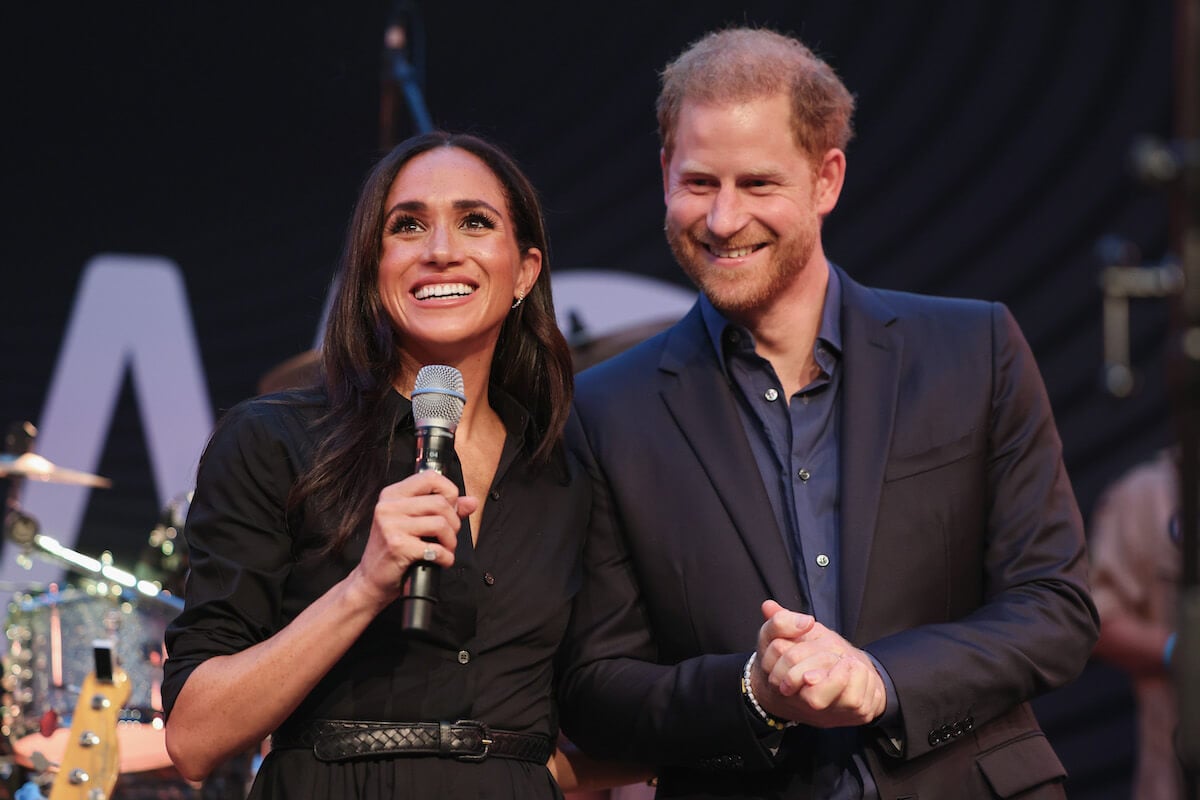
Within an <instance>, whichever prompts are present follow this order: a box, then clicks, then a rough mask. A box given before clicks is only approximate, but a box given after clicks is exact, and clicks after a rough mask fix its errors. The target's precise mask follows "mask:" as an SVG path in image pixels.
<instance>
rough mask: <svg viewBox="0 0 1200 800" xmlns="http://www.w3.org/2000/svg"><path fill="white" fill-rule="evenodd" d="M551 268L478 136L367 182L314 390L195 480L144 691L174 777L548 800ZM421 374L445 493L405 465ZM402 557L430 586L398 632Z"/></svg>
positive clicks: (562, 389)
mask: <svg viewBox="0 0 1200 800" xmlns="http://www.w3.org/2000/svg"><path fill="white" fill-rule="evenodd" d="M547 249H548V248H547V243H546V235H545V230H544V226H543V222H542V212H541V209H540V206H539V204H538V201H537V197H536V195H535V193H534V190H533V188H532V186H531V185H530V184H529V182H528V180H526V178H525V177H524V175H522V173H521V172H520V170H519V169H518V167H517V166H516V165H515V163H513V161H512V160H511V159H510V158H509V157H508V156H507V155H505V154H504V153H503V152H501V151H500V150H498V149H496V148H495V147H494V146H492V145H491V144H489V143H487V142H485V141H483V140H481V139H478V138H475V137H471V136H462V135H450V134H444V133H435V134H428V135H424V136H420V137H416V138H414V139H411V140H408V141H406V142H404V143H402V144H401V145H399V146H398V147H397V148H396V149H395V150H393V151H392V152H391V153H390V154H388V155H387V156H386V157H385V158H384V159H382V160H381V161H380V163H379V164H378V165H377V166H376V168H375V169H374V170H373V171H372V172H371V174H370V175H369V176H368V178H367V180H366V182H365V184H364V186H363V189H362V192H361V194H360V198H359V202H358V205H357V207H356V210H355V213H354V216H353V219H352V221H351V224H350V229H349V235H348V238H347V244H346V248H345V251H344V254H343V259H342V265H341V270H340V274H339V275H338V279H337V281H338V282H337V286H338V288H337V293H336V296H335V299H334V302H333V305H332V311H331V316H330V320H329V324H328V327H327V330H326V336H325V340H324V345H323V347H322V370H321V373H320V375H319V377H318V380H317V382H316V383H315V385H312V386H309V387H306V388H302V389H295V390H289V391H284V392H279V393H276V394H270V395H265V396H262V397H259V398H256V399H253V400H249V401H246V402H244V403H242V404H241V405H239V406H237V407H235V408H233V409H232V410H230V411H229V412H228V413H226V415H225V416H224V417H223V418H222V420H221V421H220V422H219V423H218V425H217V429H216V431H215V433H214V434H213V437H212V439H211V441H210V443H209V446H208V449H207V451H206V452H205V454H204V457H203V459H202V461H201V464H200V468H199V472H198V479H197V485H196V490H195V493H194V496H193V500H192V505H191V513H190V515H189V518H188V523H187V529H186V536H187V540H188V543H189V546H190V554H191V576H190V579H189V581H188V587H187V597H186V600H187V606H186V608H185V610H184V611H183V613H182V614H181V615H180V616H179V617H178V618H177V619H176V621H175V623H174V624H173V625H172V626H171V628H170V630H169V631H168V632H167V636H166V640H167V646H168V650H169V658H168V661H167V666H166V670H165V672H166V675H165V679H164V683H163V699H164V705H165V707H166V708H167V710H168V715H169V716H168V723H167V747H168V751H169V752H170V754H171V757H172V759H173V760H174V762H175V764H176V766H177V767H178V768H179V769H180V771H181V772H182V773H183V774H184V775H185V776H187V777H189V778H192V779H200V778H202V777H203V776H204V775H206V774H207V773H209V772H210V771H211V770H212V769H213V768H214V767H215V766H216V765H218V764H219V763H221V762H222V761H223V760H225V759H227V758H228V757H229V756H231V755H233V754H235V753H238V752H240V751H242V750H244V749H246V748H247V747H251V746H253V745H254V744H255V743H257V742H260V741H262V740H264V739H265V738H266V737H268V736H270V737H271V750H270V754H269V755H268V756H267V757H266V759H265V760H264V762H263V764H262V766H261V767H260V769H259V770H258V772H257V776H256V779H255V783H254V786H253V788H252V790H251V795H250V796H251V797H253V798H284V797H290V798H294V797H308V798H325V797H328V798H352V797H353V798H384V797H387V798H393V797H434V796H447V797H460V796H465V795H468V794H469V795H472V796H473V795H475V794H476V793H477V791H479V789H478V788H477V787H483V786H487V787H488V788H489V791H490V792H492V794H489V795H488V796H493V797H512V798H538V797H544V798H556V797H561V789H560V787H559V786H558V784H557V783H556V780H555V776H554V774H553V773H552V771H551V770H550V769H549V768H548V762H549V761H550V759H551V755H552V754H553V753H554V749H555V748H554V745H553V743H554V741H555V736H556V734H557V728H556V719H557V714H556V712H555V710H554V707H553V701H552V695H551V691H552V686H553V683H554V677H555V676H554V667H553V663H554V658H555V655H556V653H557V651H558V647H559V642H560V640H561V638H562V636H563V633H564V631H565V628H566V624H567V617H568V614H569V610H570V605H571V600H572V597H573V595H574V592H575V587H576V586H578V585H579V583H580V574H579V573H580V569H581V565H580V554H581V551H582V531H583V530H584V527H585V522H586V517H587V514H588V511H589V506H590V497H589V490H588V488H587V486H586V485H584V483H583V482H581V481H580V480H579V479H578V478H577V475H578V469H577V466H576V465H575V464H574V462H573V460H572V459H571V457H570V456H568V454H567V453H566V452H565V451H564V449H563V447H562V444H561V435H562V431H563V428H564V425H565V422H566V415H567V411H568V409H569V407H570V401H571V395H572V384H573V379H572V363H571V356H570V351H569V349H568V347H567V343H566V341H565V340H564V338H563V336H562V334H561V332H560V331H559V328H558V326H557V324H556V322H555V314H554V306H553V301H552V298H551V293H550V284H549V264H548V262H547V259H546V256H545V253H546V252H547ZM522 298H524V301H523V302H517V301H518V300H521V299H522ZM431 364H436V365H444V366H446V367H452V368H453V369H454V370H457V372H458V374H459V375H461V378H462V382H463V388H462V392H461V393H462V394H463V395H465V397H466V398H467V401H466V404H465V407H463V411H462V416H461V419H460V420H459V421H458V423H457V430H456V431H455V432H454V435H453V437H452V439H451V441H452V444H453V447H452V452H450V453H448V454H445V462H446V466H445V468H444V473H445V474H441V473H440V472H437V471H416V470H415V469H414V464H415V463H416V459H417V456H416V448H417V442H418V435H417V434H418V432H417V430H416V428H415V426H414V415H413V410H412V404H411V402H410V399H409V398H410V396H411V394H412V389H413V382H414V379H415V377H416V375H417V372H418V371H419V370H420V369H421V368H422V367H423V366H426V365H431ZM414 562H417V563H430V562H431V563H433V564H436V565H437V566H438V567H441V568H442V569H441V570H440V571H439V572H440V583H441V585H440V592H439V597H440V602H437V603H436V604H435V606H434V610H433V613H432V620H431V623H430V625H429V630H427V631H425V632H423V633H422V635H420V636H414V635H411V634H410V633H409V632H408V631H407V629H406V626H405V624H404V614H403V611H402V607H403V602H402V593H403V589H402V587H403V585H404V584H405V580H404V579H405V575H406V573H407V571H408V569H409V567H410V566H411V565H412V564H413V563H414ZM229 708H237V709H239V713H238V714H236V715H232V717H231V715H229V714H228V713H227V711H226V710H227V709H229ZM485 740H486V743H485Z"/></svg>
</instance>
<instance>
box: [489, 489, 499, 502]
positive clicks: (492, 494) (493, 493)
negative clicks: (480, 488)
mask: <svg viewBox="0 0 1200 800" xmlns="http://www.w3.org/2000/svg"><path fill="white" fill-rule="evenodd" d="M488 497H490V498H492V499H493V500H499V499H500V492H499V491H497V490H496V489H492V490H491V491H490V492H488Z"/></svg>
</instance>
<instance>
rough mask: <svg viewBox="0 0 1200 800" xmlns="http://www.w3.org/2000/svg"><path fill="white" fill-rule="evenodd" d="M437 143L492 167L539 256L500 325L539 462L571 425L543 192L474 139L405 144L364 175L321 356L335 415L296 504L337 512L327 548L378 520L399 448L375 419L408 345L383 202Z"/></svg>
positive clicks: (505, 365)
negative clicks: (389, 286) (392, 297)
mask: <svg viewBox="0 0 1200 800" xmlns="http://www.w3.org/2000/svg"><path fill="white" fill-rule="evenodd" d="M437 147H454V148H458V149H460V150H464V151H466V152H468V153H471V154H472V155H474V156H476V157H477V158H479V159H480V160H481V161H483V163H484V164H486V165H487V166H488V168H489V169H490V170H491V171H492V173H493V174H494V175H495V176H496V178H497V179H498V180H499V181H500V184H501V186H503V188H504V194H505V196H506V199H507V201H508V210H509V213H510V215H511V216H512V220H513V225H514V228H515V233H516V239H517V247H518V249H519V250H520V252H521V253H525V252H527V251H528V250H529V249H530V248H534V247H536V248H538V249H539V250H540V251H541V252H542V269H541V273H540V274H539V275H538V277H537V281H535V282H534V284H533V287H532V288H531V289H530V291H529V293H528V294H527V296H526V297H525V300H524V301H523V302H522V304H521V305H520V306H519V307H518V308H516V309H514V310H513V311H511V312H509V314H508V317H507V318H506V319H505V322H504V324H503V326H502V327H501V329H500V338H499V341H498V343H497V345H496V350H495V354H494V356H493V358H492V369H491V383H492V385H495V386H499V387H500V388H502V389H503V390H505V391H506V392H508V393H509V394H510V395H512V396H513V397H514V398H516V399H517V400H518V401H519V402H520V403H521V405H523V406H524V407H525V409H526V410H528V411H529V413H530V414H531V415H532V417H533V421H534V424H535V428H536V435H535V437H534V439H533V441H532V442H531V443H530V447H529V452H530V456H531V459H532V460H533V462H534V463H538V464H545V463H547V462H549V461H550V460H551V458H552V456H553V454H554V452H555V450H556V448H557V447H558V445H559V442H560V441H561V439H562V432H563V428H564V427H565V426H566V421H567V416H568V413H569V407H570V403H571V397H572V393H573V390H574V374H573V370H572V364H571V351H570V348H569V347H568V345H567V342H566V339H565V338H564V337H563V335H562V332H561V331H560V330H559V327H558V323H557V320H556V319H555V315H554V300H553V296H552V294H551V291H550V263H549V256H550V254H549V243H548V240H547V237H546V228H545V222H544V220H543V218H542V208H541V203H540V202H539V200H538V197H537V192H536V191H535V190H534V188H533V185H532V184H531V183H530V182H529V179H528V178H526V177H525V174H524V173H523V172H522V171H521V169H520V167H518V166H517V164H516V162H515V161H514V160H513V159H512V158H511V157H510V156H509V155H508V154H507V153H505V152H504V151H503V150H501V149H500V148H499V147H498V146H496V145H494V144H492V143H490V142H487V141H485V140H483V139H481V138H479V137H477V136H473V135H471V134H463V133H447V132H444V131H435V132H432V133H425V134H421V135H419V136H414V137H412V138H410V139H406V140H405V141H403V142H401V143H400V144H398V145H397V146H396V147H395V148H394V149H393V150H392V151H391V152H389V153H388V154H387V155H385V156H384V157H383V158H382V159H381V160H380V161H379V162H378V163H377V164H376V165H375V167H374V169H372V170H371V172H370V173H369V174H368V175H367V178H366V180H365V181H364V183H363V187H362V190H361V192H360V193H359V197H358V202H357V203H356V205H355V208H354V214H353V216H352V217H351V221H350V226H349V230H348V232H347V236H346V245H345V249H344V250H343V253H342V257H341V264H340V266H339V269H338V275H337V279H336V280H337V289H336V292H335V294H334V300H333V305H332V307H331V309H330V312H329V320H328V323H327V325H326V329H325V340H324V344H323V346H322V354H321V357H322V365H323V372H324V383H325V389H326V392H327V393H328V396H329V410H328V412H327V413H326V414H324V415H323V416H322V417H321V419H320V420H319V422H318V427H319V429H320V438H319V440H318V443H317V446H316V451H315V453H314V457H313V463H312V466H311V467H310V468H309V469H308V471H307V472H305V473H304V474H303V475H301V476H300V479H299V480H298V481H297V483H296V485H295V487H294V488H293V490H292V496H291V498H290V505H291V506H292V507H293V508H294V507H296V506H298V505H299V504H300V503H301V502H302V501H304V500H305V499H307V498H311V499H312V501H313V503H314V506H315V508H316V510H317V511H319V512H334V511H336V512H337V518H338V527H337V529H336V530H335V531H332V532H331V536H330V541H329V547H330V549H331V550H334V551H336V550H338V549H340V548H341V547H342V546H343V545H344V544H345V542H346V540H347V539H349V537H350V536H351V535H352V534H353V532H354V530H355V529H356V528H357V527H358V526H359V525H360V524H361V523H362V522H363V521H364V520H365V519H366V518H367V517H368V516H369V515H370V513H371V509H372V507H373V505H374V502H375V499H376V492H377V486H378V480H379V476H380V475H382V474H383V471H382V468H383V466H385V465H386V459H387V458H388V457H389V453H390V449H391V441H390V438H389V439H388V440H386V441H380V440H379V436H380V431H381V423H380V420H379V418H378V415H379V414H380V413H382V412H381V406H382V402H383V400H384V398H386V397H387V395H388V393H389V392H391V391H392V381H393V380H394V379H395V377H396V374H397V372H398V371H399V369H400V365H401V361H400V348H401V347H403V341H402V339H401V338H400V337H399V335H398V334H397V332H396V329H395V327H394V326H393V324H392V321H391V318H390V317H389V316H388V313H387V311H386V310H385V309H384V307H383V304H382V302H381V300H380V297H379V284H378V277H379V259H380V253H381V250H382V238H383V225H384V217H385V209H384V203H385V201H386V199H387V194H388V191H389V190H390V189H391V185H392V182H393V181H394V180H395V178H396V175H397V174H398V173H399V172H400V170H401V169H402V168H403V167H404V165H405V164H407V163H408V162H409V161H410V160H412V159H413V158H414V157H416V156H418V155H420V154H422V153H425V152H427V151H429V150H432V149H434V148H437ZM392 428H394V425H392V426H390V427H389V428H388V430H391V429H392ZM381 462H382V463H381Z"/></svg>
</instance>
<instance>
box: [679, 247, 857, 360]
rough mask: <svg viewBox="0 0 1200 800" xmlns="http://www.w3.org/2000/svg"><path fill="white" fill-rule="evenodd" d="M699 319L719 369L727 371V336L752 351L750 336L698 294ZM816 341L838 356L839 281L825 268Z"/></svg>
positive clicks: (840, 349)
mask: <svg viewBox="0 0 1200 800" xmlns="http://www.w3.org/2000/svg"><path fill="white" fill-rule="evenodd" d="M700 316H701V318H702V319H703V320H704V327H705V328H706V329H707V331H708V338H709V341H711V342H712V346H713V349H714V350H715V351H716V354H717V361H718V362H719V363H720V364H721V369H722V370H723V371H724V370H726V369H727V365H726V362H725V340H726V337H728V336H730V335H735V336H734V338H736V339H738V340H739V341H740V342H742V345H741V346H743V347H746V348H747V349H749V350H753V349H754V336H753V334H751V333H750V331H749V330H748V329H747V328H745V327H744V326H742V325H736V324H734V323H732V322H730V321H729V320H728V319H726V318H725V315H723V314H722V313H721V312H720V311H717V309H716V308H715V307H714V306H713V304H712V302H710V301H709V299H708V295H706V294H704V293H703V292H701V293H700ZM817 340H818V341H822V342H824V343H825V345H826V346H827V347H828V348H829V349H830V350H832V351H833V352H834V353H836V354H838V355H840V354H841V352H842V281H841V278H840V277H839V276H838V271H837V270H836V269H834V268H833V265H832V264H831V265H830V266H829V282H828V284H827V285H826V287H825V305H824V307H823V308H822V309H821V326H820V328H818V330H817Z"/></svg>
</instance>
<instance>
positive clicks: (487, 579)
mask: <svg viewBox="0 0 1200 800" xmlns="http://www.w3.org/2000/svg"><path fill="white" fill-rule="evenodd" d="M483 582H484V583H486V584H487V585H488V586H492V585H493V584H495V583H496V576H495V575H493V574H492V573H490V572H485V573H483Z"/></svg>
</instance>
